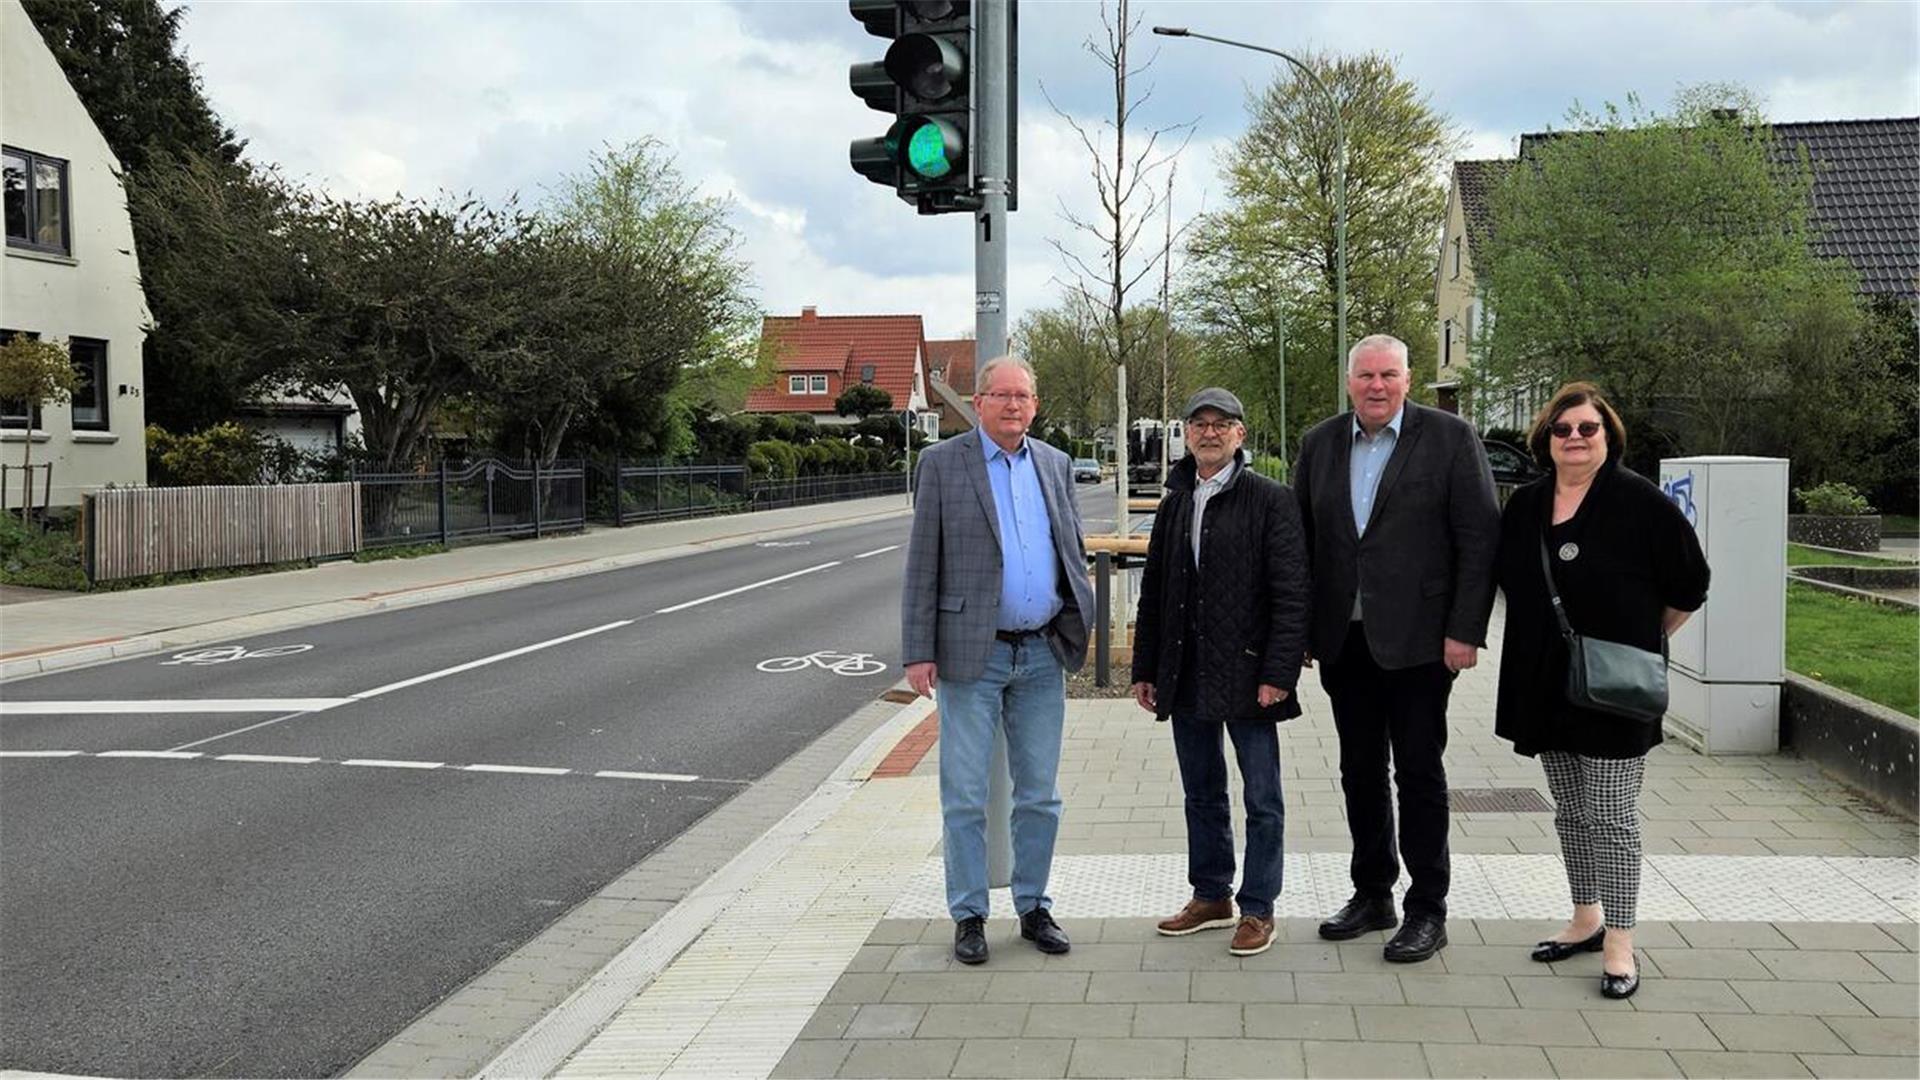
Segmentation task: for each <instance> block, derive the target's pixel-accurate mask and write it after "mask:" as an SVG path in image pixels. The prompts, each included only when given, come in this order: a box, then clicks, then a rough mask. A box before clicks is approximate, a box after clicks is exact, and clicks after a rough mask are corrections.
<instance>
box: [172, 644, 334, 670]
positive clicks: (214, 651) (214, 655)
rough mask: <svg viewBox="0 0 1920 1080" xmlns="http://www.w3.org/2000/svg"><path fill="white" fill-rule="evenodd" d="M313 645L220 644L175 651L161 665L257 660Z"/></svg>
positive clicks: (293, 653)
mask: <svg viewBox="0 0 1920 1080" xmlns="http://www.w3.org/2000/svg"><path fill="white" fill-rule="evenodd" d="M312 648H313V646H311V645H269V646H267V647H266V648H264V649H248V648H247V647H246V646H245V645H219V646H215V647H214V648H211V649H189V650H188V651H186V652H182V653H174V654H173V658H172V659H171V660H162V661H160V666H161V667H169V666H172V665H175V664H193V665H196V666H199V667H205V666H207V665H209V664H227V663H231V662H233V661H235V660H257V659H262V658H265V657H273V656H293V655H295V654H296V653H303V652H306V651H308V650H309V649H312Z"/></svg>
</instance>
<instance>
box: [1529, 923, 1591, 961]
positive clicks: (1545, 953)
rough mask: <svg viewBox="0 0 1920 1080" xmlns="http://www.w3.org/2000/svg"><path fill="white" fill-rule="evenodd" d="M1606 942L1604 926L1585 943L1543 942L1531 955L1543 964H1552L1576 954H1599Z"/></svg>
mask: <svg viewBox="0 0 1920 1080" xmlns="http://www.w3.org/2000/svg"><path fill="white" fill-rule="evenodd" d="M1606 941H1607V928H1606V927H1604V926H1603V927H1601V928H1600V929H1598V930H1595V931H1594V932H1593V936H1592V937H1590V938H1588V939H1586V940H1585V941H1543V942H1541V943H1540V944H1539V945H1537V946H1535V947H1534V950H1533V952H1532V953H1531V955H1532V957H1533V958H1534V959H1535V960H1538V961H1539V962H1540V963H1542V964H1552V963H1556V962H1558V961H1561V960H1565V959H1566V958H1567V957H1569V956H1572V955H1574V954H1575V953H1583V952H1599V951H1600V946H1602V945H1604V944H1606Z"/></svg>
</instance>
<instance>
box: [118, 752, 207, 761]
mask: <svg viewBox="0 0 1920 1080" xmlns="http://www.w3.org/2000/svg"><path fill="white" fill-rule="evenodd" d="M94 756H95V757H134V758H165V759H166V760H168V761H192V760H193V759H194V758H197V757H199V756H200V755H199V754H183V753H181V752H179V751H178V750H102V751H100V752H99V753H98V754H95V755H94Z"/></svg>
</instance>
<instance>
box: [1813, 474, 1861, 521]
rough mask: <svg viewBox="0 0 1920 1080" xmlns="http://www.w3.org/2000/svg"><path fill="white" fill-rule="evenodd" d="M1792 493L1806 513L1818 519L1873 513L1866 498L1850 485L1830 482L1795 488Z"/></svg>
mask: <svg viewBox="0 0 1920 1080" xmlns="http://www.w3.org/2000/svg"><path fill="white" fill-rule="evenodd" d="M1793 493H1794V494H1795V495H1797V496H1799V497H1800V503H1801V505H1803V506H1805V507H1806V508H1807V513H1809V514H1814V515H1817V516H1819V517H1848V516H1850V515H1853V514H1871V513H1873V507H1872V506H1869V505H1868V504H1867V499H1866V496H1864V495H1862V494H1860V493H1859V492H1858V491H1856V490H1854V487H1853V485H1852V484H1843V483H1840V482H1838V481H1832V480H1830V481H1828V482H1827V483H1824V484H1820V485H1818V486H1816V487H1810V488H1795V489H1794V492H1793Z"/></svg>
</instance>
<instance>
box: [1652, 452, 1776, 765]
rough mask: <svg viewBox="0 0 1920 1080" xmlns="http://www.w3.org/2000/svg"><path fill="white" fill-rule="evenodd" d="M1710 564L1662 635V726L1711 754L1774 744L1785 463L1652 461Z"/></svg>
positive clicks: (1757, 750)
mask: <svg viewBox="0 0 1920 1080" xmlns="http://www.w3.org/2000/svg"><path fill="white" fill-rule="evenodd" d="M1660 490H1661V491H1663V492H1665V493H1666V496H1667V498H1669V499H1671V500H1673V503H1674V505H1676V506H1678V507H1679V508H1680V512H1681V513H1683V514H1685V515H1686V517H1687V520H1688V521H1689V522H1691V523H1692V525H1693V529H1694V532H1695V533H1696V534H1698V536H1699V537H1700V547H1701V550H1703V551H1705V552H1706V555H1707V565H1708V566H1709V567H1711V568H1712V570H1713V581H1712V584H1711V586H1710V587H1709V589H1708V599H1707V603H1706V606H1705V607H1703V608H1701V609H1700V610H1699V611H1698V612H1696V613H1695V614H1694V616H1693V618H1691V619H1689V620H1688V621H1687V624H1686V625H1685V626H1683V627H1681V628H1680V631H1679V633H1677V634H1675V635H1674V636H1673V639H1672V640H1671V641H1670V642H1668V664H1667V674H1668V688H1669V701H1668V704H1667V718H1666V730H1667V733H1668V734H1670V735H1672V736H1674V737H1675V738H1678V739H1680V740H1681V741H1682V742H1685V743H1688V744H1689V745H1692V746H1693V747H1695V748H1696V749H1698V750H1700V751H1701V752H1703V753H1709V754H1771V753H1773V752H1775V751H1777V750H1779V749H1780V683H1781V681H1782V680H1783V678H1784V674H1783V672H1784V670H1785V668H1786V660H1787V462H1786V459H1784V458H1762V457H1732V456H1727V457H1720V456H1715V457H1687V458H1667V459H1664V460H1662V461H1661V462H1660Z"/></svg>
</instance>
